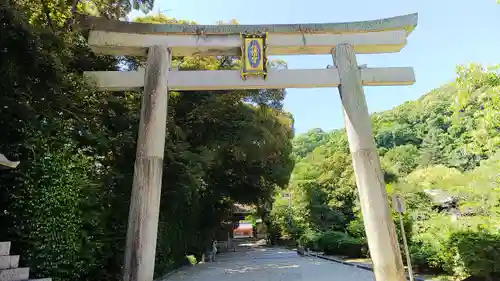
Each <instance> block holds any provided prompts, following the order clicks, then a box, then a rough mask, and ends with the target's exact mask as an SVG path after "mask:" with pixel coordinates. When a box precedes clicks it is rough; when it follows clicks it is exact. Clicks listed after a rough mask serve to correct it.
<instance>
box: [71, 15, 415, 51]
mask: <svg viewBox="0 0 500 281" xmlns="http://www.w3.org/2000/svg"><path fill="white" fill-rule="evenodd" d="M417 21H418V15H417V14H409V15H403V16H398V17H393V18H385V19H378V20H372V21H357V22H345V23H310V24H268V25H185V24H153V23H135V22H123V21H117V20H107V19H104V18H99V17H91V16H83V15H80V16H79V27H80V28H82V29H85V30H90V35H89V44H90V45H91V47H92V49H93V50H94V51H95V52H96V53H101V54H113V55H134V56H144V55H145V54H146V50H147V48H148V47H151V46H154V45H164V46H169V47H170V48H171V49H172V55H174V56H189V55H202V56H214V55H238V54H239V52H240V48H241V39H240V36H239V34H240V33H245V32H249V33H257V32H258V33H261V32H267V33H268V39H267V45H268V49H267V54H268V55H293V54H330V52H331V50H332V48H333V47H335V46H336V45H338V44H350V45H352V46H354V49H355V52H356V53H363V54H369V53H388V52H399V51H400V50H401V49H402V48H403V47H404V46H405V45H406V38H407V37H408V35H409V34H410V33H411V32H412V31H413V29H414V28H415V27H416V25H417Z"/></svg>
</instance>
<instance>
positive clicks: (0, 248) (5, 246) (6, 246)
mask: <svg viewBox="0 0 500 281" xmlns="http://www.w3.org/2000/svg"><path fill="white" fill-rule="evenodd" d="M9 253H10V242H0V256H8V255H9Z"/></svg>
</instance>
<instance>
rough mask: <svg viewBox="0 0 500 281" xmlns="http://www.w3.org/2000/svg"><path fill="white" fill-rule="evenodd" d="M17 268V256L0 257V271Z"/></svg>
mask: <svg viewBox="0 0 500 281" xmlns="http://www.w3.org/2000/svg"><path fill="white" fill-rule="evenodd" d="M17 267H19V256H0V269H8V268H17Z"/></svg>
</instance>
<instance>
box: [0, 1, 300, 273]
mask: <svg viewBox="0 0 500 281" xmlns="http://www.w3.org/2000/svg"><path fill="white" fill-rule="evenodd" d="M80 2H81V3H79V1H42V2H30V1H8V0H0V15H1V17H0V38H2V39H1V40H0V50H1V51H0V61H1V64H0V78H1V79H0V93H1V94H0V106H1V108H0V131H1V133H0V152H1V153H3V154H5V155H6V156H7V157H8V158H9V159H12V160H19V161H21V164H20V165H19V166H18V168H17V169H15V170H2V171H0V226H1V227H0V229H1V231H0V241H12V252H13V253H19V254H21V257H22V259H23V260H21V265H22V266H23V267H24V266H26V267H30V268H31V274H30V277H31V278H36V277H52V278H53V279H54V280H56V281H59V280H118V279H121V271H122V266H123V260H124V258H123V255H124V248H125V236H126V228H127V218H128V213H129V202H130V196H131V187H132V179H133V167H134V160H135V151H136V138H137V131H138V124H139V120H138V118H139V109H140V96H141V93H140V92H113V93H107V92H98V91H96V90H95V89H94V88H93V87H92V85H90V84H88V83H87V81H84V79H83V77H82V73H83V71H90V70H118V67H121V68H128V69H134V68H136V67H137V66H138V65H139V64H141V63H142V62H143V60H142V59H139V58H128V59H123V58H117V57H108V56H96V55H95V54H93V53H92V52H91V51H90V49H89V48H88V46H87V45H86V36H87V34H84V33H79V31H78V30H77V29H76V28H74V27H73V26H72V21H73V16H74V12H75V11H77V12H80V13H88V14H98V15H103V16H106V17H108V18H119V17H122V16H123V15H124V14H127V13H128V12H129V11H130V9H131V7H130V5H128V6H127V5H126V4H128V3H129V2H128V1H118V2H119V3H117V2H116V1H112V0H110V1H108V0H102V1H93V2H88V1H80ZM92 3H93V4H92ZM120 3H121V4H123V3H125V4H124V5H125V6H120V5H121V4H120ZM135 3H143V4H144V3H146V4H147V3H152V1H135ZM91 4H92V5H91ZM147 5H149V4H147ZM139 20H141V21H150V22H169V23H182V22H183V21H177V20H175V19H170V18H167V17H164V16H162V15H157V16H153V17H147V18H143V19H139ZM173 60H174V62H173V64H174V65H176V66H179V69H180V70H181V71H182V70H196V69H228V68H238V66H239V63H240V62H239V61H238V60H237V59H236V58H235V57H217V58H216V57H208V58H200V57H182V58H181V57H174V58H173ZM278 65H282V63H281V62H276V63H275V64H273V65H271V66H270V67H274V66H278ZM284 96H285V91H284V90H271V91H224V92H189V93H186V92H185V93H182V92H171V93H169V101H168V125H167V131H168V136H167V138H166V147H165V156H164V170H163V187H162V194H161V206H160V208H161V210H160V222H159V234H158V244H157V251H156V267H155V269H156V273H157V276H158V275H161V274H163V273H165V272H167V271H168V270H170V269H172V268H174V267H178V266H179V265H182V264H184V263H186V262H187V261H186V255H195V256H196V257H197V258H200V255H201V254H202V253H203V252H205V250H206V249H207V248H208V247H210V245H211V241H212V240H213V239H215V238H216V237H215V233H216V231H217V230H218V229H220V227H221V221H223V220H224V219H227V218H228V215H229V214H230V209H231V207H232V204H233V203H235V202H239V203H245V204H256V205H259V204H263V202H266V201H271V199H272V197H271V196H272V194H273V193H274V191H275V189H276V188H277V187H278V186H281V187H285V186H286V185H287V183H288V181H289V176H290V172H291V169H292V168H293V159H292V158H291V157H290V155H291V148H292V146H291V138H292V133H293V130H292V124H293V120H292V118H291V116H290V115H289V114H287V113H286V112H284V111H283V110H282V106H283V99H284Z"/></svg>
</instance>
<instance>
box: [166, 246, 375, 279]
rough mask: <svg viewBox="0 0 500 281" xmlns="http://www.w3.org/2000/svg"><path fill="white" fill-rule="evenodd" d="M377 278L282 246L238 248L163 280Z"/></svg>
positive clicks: (361, 270)
mask: <svg viewBox="0 0 500 281" xmlns="http://www.w3.org/2000/svg"><path fill="white" fill-rule="evenodd" d="M181 280H186V281H188V280H199V281H281V280H283V281H374V280H375V279H374V277H373V273H372V272H370V271H367V270H363V269H360V268H356V267H352V266H348V265H344V264H339V263H334V262H331V261H327V260H322V259H318V258H315V257H300V256H298V255H297V253H296V252H294V251H290V250H285V249H280V248H264V247H251V246H247V247H241V246H240V247H238V250H237V251H236V252H229V253H223V254H219V255H217V261H216V262H210V263H204V264H199V265H196V266H192V267H188V268H185V269H183V270H180V271H178V272H177V273H175V274H173V275H170V276H168V277H167V278H165V279H163V280H162V281H181Z"/></svg>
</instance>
